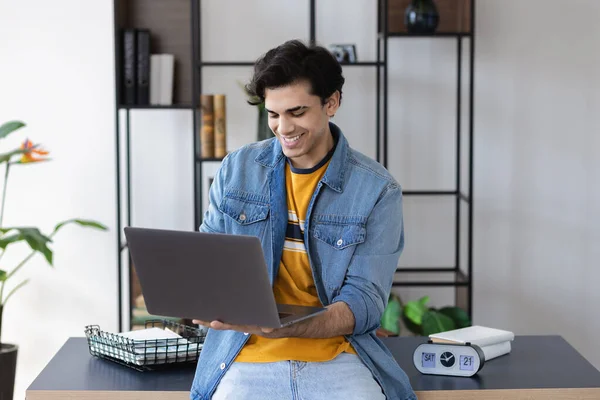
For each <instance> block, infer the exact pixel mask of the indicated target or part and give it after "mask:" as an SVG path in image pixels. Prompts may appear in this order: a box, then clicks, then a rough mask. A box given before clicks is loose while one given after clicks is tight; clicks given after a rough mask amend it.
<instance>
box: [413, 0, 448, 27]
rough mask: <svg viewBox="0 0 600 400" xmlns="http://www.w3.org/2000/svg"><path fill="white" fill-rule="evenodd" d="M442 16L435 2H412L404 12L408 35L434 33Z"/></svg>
mask: <svg viewBox="0 0 600 400" xmlns="http://www.w3.org/2000/svg"><path fill="white" fill-rule="evenodd" d="M439 21H440V15H439V13H438V10H437V7H436V6H435V3H434V1H433V0H412V2H411V3H410V4H409V6H408V7H406V11H405V12H404V24H405V25H406V30H407V31H408V33H433V32H435V30H436V29H437V26H438V23H439Z"/></svg>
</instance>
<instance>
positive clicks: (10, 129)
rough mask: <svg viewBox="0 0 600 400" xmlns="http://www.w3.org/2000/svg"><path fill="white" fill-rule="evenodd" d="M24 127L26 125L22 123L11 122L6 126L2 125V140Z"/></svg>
mask: <svg viewBox="0 0 600 400" xmlns="http://www.w3.org/2000/svg"><path fill="white" fill-rule="evenodd" d="M24 126H25V124H24V123H23V122H21V121H9V122H7V123H5V124H2V126H0V139H2V138H5V137H6V136H8V134H9V133H11V132H14V131H16V130H17V129H20V128H22V127H24Z"/></svg>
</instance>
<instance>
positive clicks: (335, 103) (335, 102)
mask: <svg viewBox="0 0 600 400" xmlns="http://www.w3.org/2000/svg"><path fill="white" fill-rule="evenodd" d="M338 108H340V92H339V90H336V91H335V92H334V93H333V94H332V95H331V96H329V98H328V99H327V101H326V102H325V112H326V113H327V116H328V117H329V118H331V117H333V116H334V115H335V113H336V112H337V110H338Z"/></svg>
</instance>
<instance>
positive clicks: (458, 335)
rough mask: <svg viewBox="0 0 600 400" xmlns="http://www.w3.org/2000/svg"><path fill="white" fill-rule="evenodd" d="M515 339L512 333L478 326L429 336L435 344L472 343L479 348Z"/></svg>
mask: <svg viewBox="0 0 600 400" xmlns="http://www.w3.org/2000/svg"><path fill="white" fill-rule="evenodd" d="M514 338H515V334H514V333H512V332H509V331H504V330H501V329H495V328H488V327H485V326H478V325H474V326H469V327H467V328H461V329H455V330H452V331H447V332H440V333H436V334H433V335H429V339H431V341H432V342H434V343H457V344H465V343H471V344H476V345H477V346H479V347H485V346H490V345H494V344H498V343H502V342H506V341H511V340H513V339H514Z"/></svg>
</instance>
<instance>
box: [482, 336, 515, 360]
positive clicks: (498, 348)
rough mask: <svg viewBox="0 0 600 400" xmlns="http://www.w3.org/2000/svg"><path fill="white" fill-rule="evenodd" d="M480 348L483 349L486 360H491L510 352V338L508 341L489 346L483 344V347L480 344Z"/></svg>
mask: <svg viewBox="0 0 600 400" xmlns="http://www.w3.org/2000/svg"><path fill="white" fill-rule="evenodd" d="M479 348H480V349H481V351H483V356H484V358H485V361H489V360H492V359H494V358H496V357H500V356H502V355H504V354H508V353H510V350H511V344H510V340H507V341H506V342H500V343H496V344H490V345H489V346H483V347H481V346H480V347H479Z"/></svg>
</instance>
